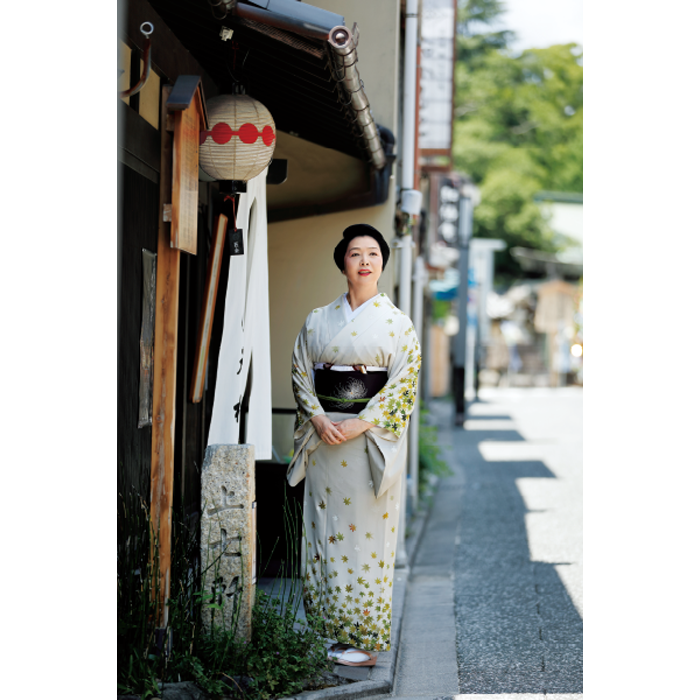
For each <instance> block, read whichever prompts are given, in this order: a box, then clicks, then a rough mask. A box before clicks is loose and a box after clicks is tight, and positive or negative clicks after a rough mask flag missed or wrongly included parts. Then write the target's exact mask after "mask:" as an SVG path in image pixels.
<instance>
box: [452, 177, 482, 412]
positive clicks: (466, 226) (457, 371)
mask: <svg viewBox="0 0 700 700" xmlns="http://www.w3.org/2000/svg"><path fill="white" fill-rule="evenodd" d="M459 194H460V198H459V227H458V240H459V310H458V313H457V318H458V319H459V331H458V333H457V335H456V336H455V340H454V357H453V362H452V393H453V395H454V401H455V416H454V423H455V425H456V426H462V425H464V421H465V420H466V417H467V416H466V408H465V403H464V396H465V364H466V359H467V307H468V304H469V241H470V240H471V237H472V222H473V213H474V207H475V206H476V205H477V204H478V203H479V201H480V195H479V189H478V187H477V186H476V185H475V184H474V183H472V182H471V181H466V182H464V183H463V184H462V186H461V187H460V188H459Z"/></svg>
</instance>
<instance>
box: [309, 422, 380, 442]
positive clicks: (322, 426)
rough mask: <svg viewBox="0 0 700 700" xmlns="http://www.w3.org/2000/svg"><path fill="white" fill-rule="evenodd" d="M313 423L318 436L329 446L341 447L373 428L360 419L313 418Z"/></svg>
mask: <svg viewBox="0 0 700 700" xmlns="http://www.w3.org/2000/svg"><path fill="white" fill-rule="evenodd" d="M311 422H312V423H313V425H314V428H316V432H317V433H318V436H319V437H320V438H321V440H323V442H325V443H326V444H327V445H340V444H341V443H343V442H345V441H346V440H352V439H353V438H356V437H358V436H360V435H362V433H364V432H365V431H367V430H369V429H370V428H371V427H372V424H371V423H368V422H367V421H365V420H360V419H359V418H346V419H345V420H341V421H332V420H331V419H330V418H329V417H328V416H326V415H320V416H313V417H312V418H311Z"/></svg>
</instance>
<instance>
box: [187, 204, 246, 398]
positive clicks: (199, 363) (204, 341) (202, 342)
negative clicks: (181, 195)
mask: <svg viewBox="0 0 700 700" xmlns="http://www.w3.org/2000/svg"><path fill="white" fill-rule="evenodd" d="M234 207H235V204H234ZM227 224H228V217H226V216H224V215H223V214H219V218H218V222H217V225H216V234H215V236H214V240H213V241H212V245H211V249H210V251H209V266H208V271H207V287H206V292H205V294H204V299H202V312H201V314H200V317H199V332H198V333H197V351H196V352H197V354H196V358H195V363H194V370H193V372H192V382H191V384H190V401H192V403H199V402H200V401H201V400H202V395H203V394H204V375H205V372H206V369H207V360H208V359H209V342H210V340H211V327H212V323H213V322H214V308H215V306H216V292H217V290H218V288H219V276H220V274H221V261H222V259H223V256H224V242H225V241H226V226H227Z"/></svg>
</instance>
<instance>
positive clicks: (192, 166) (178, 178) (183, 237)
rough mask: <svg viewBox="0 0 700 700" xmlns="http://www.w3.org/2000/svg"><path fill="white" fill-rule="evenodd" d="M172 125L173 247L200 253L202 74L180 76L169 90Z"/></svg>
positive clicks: (171, 239)
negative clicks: (198, 224)
mask: <svg viewBox="0 0 700 700" xmlns="http://www.w3.org/2000/svg"><path fill="white" fill-rule="evenodd" d="M167 107H168V111H169V112H170V114H171V119H172V127H173V129H172V130H173V192H172V197H173V198H172V214H171V216H172V226H171V229H170V235H171V238H170V242H171V245H172V247H173V248H177V249H178V250H184V251H185V252H186V253H190V254H192V255H196V254H197V211H198V206H199V132H200V131H203V130H206V128H207V124H206V121H207V120H206V113H205V108H204V98H203V96H202V90H201V80H200V78H199V76H194V75H184V76H180V77H179V78H178V79H177V81H176V82H175V85H174V87H173V90H172V92H171V93H170V98H169V100H168V105H167Z"/></svg>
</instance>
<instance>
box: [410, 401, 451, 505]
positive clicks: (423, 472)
mask: <svg viewBox="0 0 700 700" xmlns="http://www.w3.org/2000/svg"><path fill="white" fill-rule="evenodd" d="M428 415H429V412H428V410H427V409H426V408H425V404H424V403H423V401H421V402H420V431H419V433H418V487H419V489H420V492H421V493H425V490H426V487H427V486H428V475H429V474H435V476H451V475H452V470H451V469H450V467H449V466H448V464H447V462H446V461H445V460H444V459H443V458H442V456H441V448H440V446H439V444H438V438H437V428H436V427H435V426H432V425H429V423H428Z"/></svg>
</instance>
